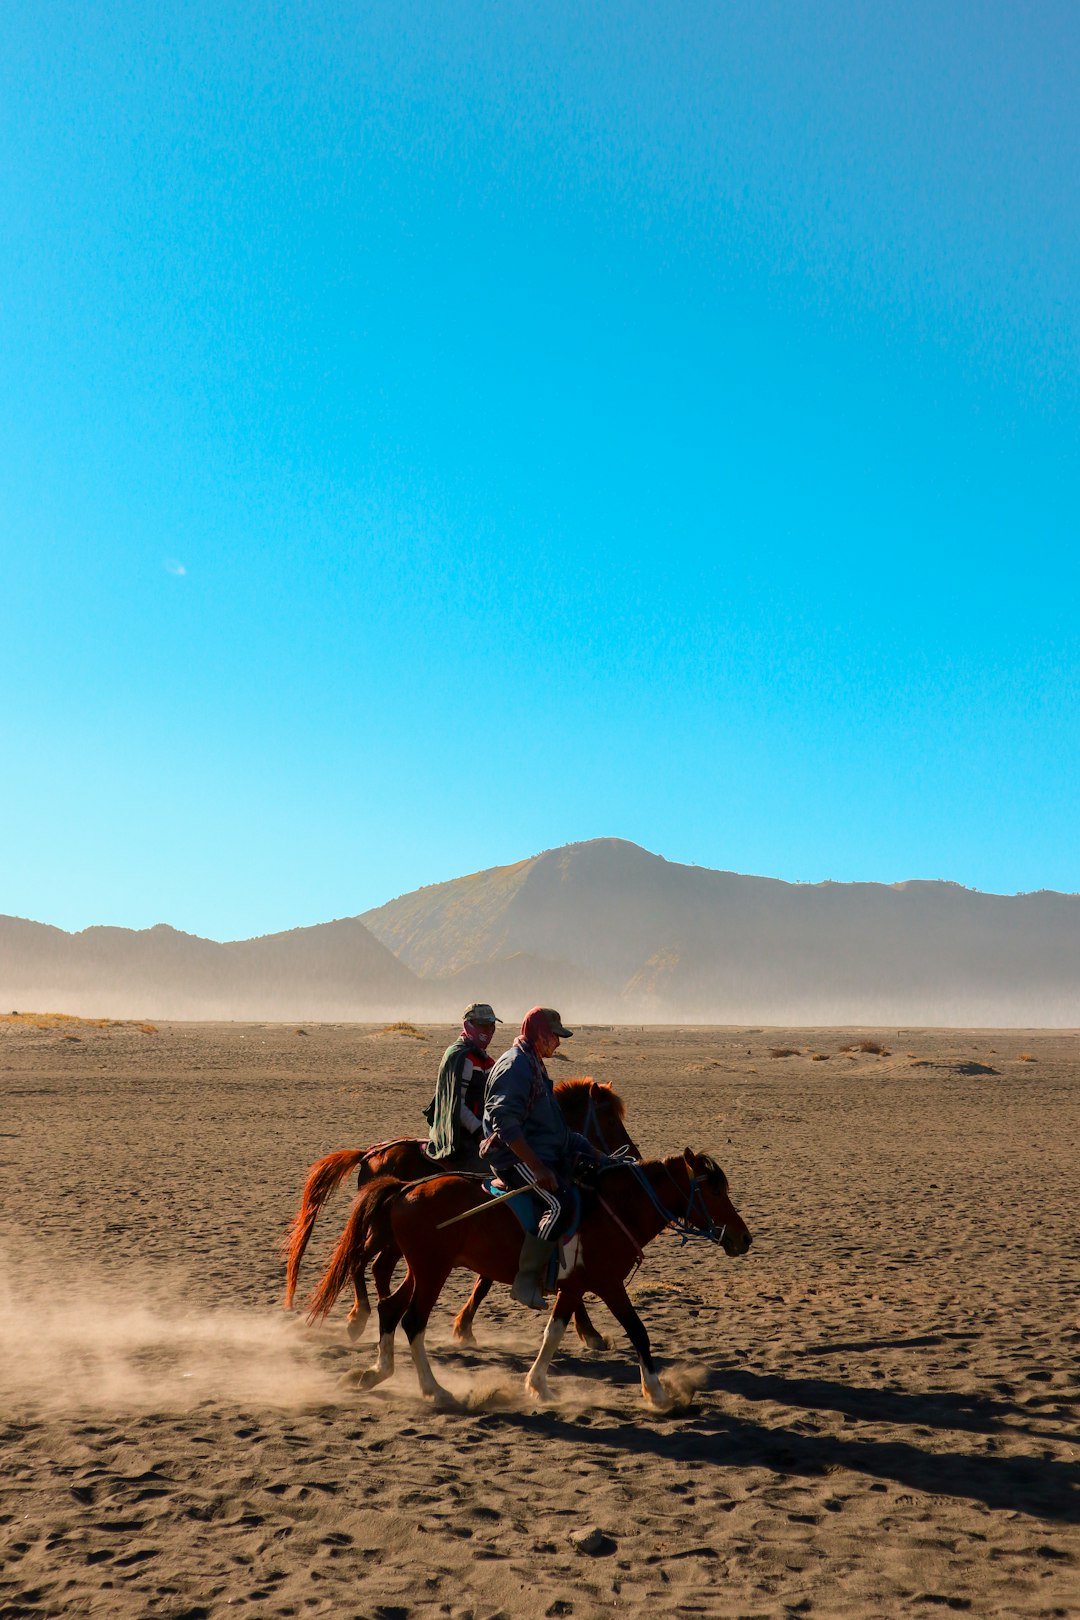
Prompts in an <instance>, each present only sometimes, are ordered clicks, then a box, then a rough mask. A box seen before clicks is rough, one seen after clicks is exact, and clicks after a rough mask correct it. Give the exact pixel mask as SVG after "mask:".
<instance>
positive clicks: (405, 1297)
mask: <svg viewBox="0 0 1080 1620" xmlns="http://www.w3.org/2000/svg"><path fill="white" fill-rule="evenodd" d="M412 1293H413V1274H412V1272H411V1271H407V1272H406V1273H405V1276H404V1278H403V1279H402V1281H401V1283H400V1284H399V1285H398V1287H397V1288H395V1289H394V1292H393V1293H392V1294H389V1295H387V1297H386V1298H385V1299H380V1301H379V1359H378V1361H376V1363H375V1365H374V1367H369V1368H368V1369H367V1371H366V1372H363V1373H360V1374H358V1375H353V1377H354V1382H356V1383H358V1384H359V1385H360V1388H361V1389H374V1388H375V1385H376V1384H383V1383H385V1382H386V1380H387V1379H388V1378H389V1377H390V1375H391V1373H392V1372H393V1370H394V1334H395V1332H396V1331H397V1325H398V1323H399V1322H400V1321H401V1318H402V1317H403V1316H404V1315H405V1312H406V1309H407V1308H408V1304H409V1301H410V1300H411V1299H412Z"/></svg>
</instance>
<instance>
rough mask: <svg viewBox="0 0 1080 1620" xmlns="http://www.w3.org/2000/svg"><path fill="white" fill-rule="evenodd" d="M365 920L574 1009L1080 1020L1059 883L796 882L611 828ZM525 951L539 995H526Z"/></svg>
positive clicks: (442, 962)
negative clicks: (725, 867)
mask: <svg viewBox="0 0 1080 1620" xmlns="http://www.w3.org/2000/svg"><path fill="white" fill-rule="evenodd" d="M361 920H362V921H363V922H364V923H366V924H367V926H368V927H369V928H370V929H371V932H372V933H373V934H374V935H375V936H376V938H377V939H379V940H381V941H382V943H383V944H384V945H386V946H387V947H388V948H389V949H390V950H391V951H393V953H394V955H395V956H396V957H398V958H399V959H400V960H401V961H402V962H404V963H406V964H407V965H408V966H409V967H410V968H412V969H413V970H414V971H415V972H416V973H418V974H420V975H421V976H422V977H423V978H425V979H426V980H429V981H431V980H438V979H441V980H443V981H444V982H445V980H446V979H447V978H449V977H451V976H452V978H453V980H454V981H455V982H460V983H464V982H465V981H466V980H467V981H468V983H469V984H470V986H471V987H473V988H472V993H473V994H476V995H480V994H482V995H484V996H485V997H487V998H488V999H494V998H495V997H497V996H501V997H502V999H503V1000H504V1002H505V1003H506V1005H507V1006H508V1007H510V1008H512V1009H513V1010H515V1011H516V1009H517V1007H518V1005H519V1004H520V1003H521V1002H522V1000H524V1001H525V1002H528V1001H529V1000H530V999H532V1000H547V999H548V998H549V995H550V999H551V1000H552V1001H553V1002H554V1004H556V1005H558V1006H559V1007H560V1010H561V1011H564V1012H565V1013H566V1015H567V1016H571V1015H572V1016H575V1017H579V1018H580V1017H583V1016H587V1017H589V1018H593V1019H596V1018H602V1019H604V1020H617V1019H620V1018H621V1019H628V1020H634V1021H638V1020H640V1021H658V1022H667V1021H682V1022H718V1023H741V1022H755V1023H800V1022H801V1023H848V1024H850V1023H915V1024H959V1025H971V1024H974V1025H978V1024H982V1025H1006V1024H1009V1025H1019V1026H1027V1025H1039V1024H1046V1025H1066V1026H1071V1025H1072V1024H1074V1023H1076V1022H1077V1021H1078V1019H1080V1012H1078V1008H1080V896H1076V895H1062V894H1056V893H1053V892H1048V891H1043V892H1040V893H1038V894H1027V895H1015V896H1006V895H991V894H981V893H978V892H977V891H974V890H970V889H964V888H961V887H960V885H958V884H955V883H944V882H909V883H898V884H880V883H819V884H792V883H783V882H780V881H779V880H778V879H774V878H761V877H744V876H741V875H739V874H738V873H735V872H719V871H712V870H710V869H709V868H704V867H697V866H680V865H678V864H676V863H674V862H671V861H666V860H663V859H662V858H661V857H660V856H658V855H653V854H650V853H649V851H648V850H644V849H641V848H640V847H639V846H638V845H636V844H630V843H626V842H624V841H623V840H621V839H615V838H602V839H594V840H592V841H590V842H588V843H580V844H569V845H566V846H565V847H564V848H562V849H556V850H547V851H545V852H544V853H543V854H541V855H537V856H534V857H533V858H532V859H531V860H527V861H519V862H517V863H515V864H514V865H513V866H504V867H493V868H492V869H490V870H489V871H486V872H477V873H473V874H472V875H471V876H469V877H463V878H456V879H454V880H452V881H451V882H448V883H439V884H434V885H432V886H431V887H429V888H424V889H418V890H416V891H415V892H414V893H412V894H407V895H403V896H402V897H401V898H400V899H397V900H392V901H390V902H389V904H387V905H384V906H379V907H377V908H376V909H375V910H373V911H369V912H366V913H365V914H364V915H363V917H362V919H361ZM528 959H531V960H532V961H533V962H535V963H536V964H537V971H536V976H535V980H534V981H533V982H534V983H535V985H536V990H537V993H536V994H535V995H534V996H532V997H530V996H528V995H526V996H524V998H523V997H522V996H521V994H520V992H519V986H520V985H521V980H522V972H521V968H520V964H521V962H522V961H523V960H528ZM515 964H518V965H517V966H515ZM548 987H550V990H549V989H548Z"/></svg>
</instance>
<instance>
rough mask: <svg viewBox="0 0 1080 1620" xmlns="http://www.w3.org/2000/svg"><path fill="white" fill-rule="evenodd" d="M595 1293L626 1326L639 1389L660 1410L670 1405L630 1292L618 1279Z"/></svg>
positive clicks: (662, 1410)
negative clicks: (635, 1356)
mask: <svg viewBox="0 0 1080 1620" xmlns="http://www.w3.org/2000/svg"><path fill="white" fill-rule="evenodd" d="M597 1293H598V1294H599V1295H600V1298H601V1299H602V1300H603V1302H604V1304H605V1305H606V1306H607V1308H608V1310H609V1311H610V1312H611V1314H612V1316H613V1317H614V1318H615V1320H616V1321H617V1322H618V1323H619V1324H620V1325H621V1326H622V1327H624V1328H625V1329H626V1335H627V1338H628V1339H629V1340H630V1343H631V1344H632V1345H633V1347H634V1349H635V1350H636V1351H637V1354H638V1362H639V1363H640V1366H641V1393H642V1395H643V1396H644V1398H645V1400H646V1401H647V1402H648V1403H649V1405H650V1406H654V1407H656V1409H657V1410H658V1411H660V1412H665V1411H667V1409H668V1407H669V1406H670V1405H671V1398H670V1396H669V1395H668V1393H667V1391H666V1390H665V1388H664V1386H663V1384H662V1383H661V1382H660V1374H659V1373H658V1372H657V1370H656V1363H655V1361H654V1360H653V1355H652V1350H651V1348H650V1346H649V1335H648V1334H647V1333H646V1331H645V1324H644V1322H643V1321H642V1320H641V1317H640V1316H639V1315H638V1313H637V1311H635V1309H634V1307H633V1305H631V1303H630V1295H629V1294H628V1293H627V1292H626V1289H625V1287H624V1286H623V1284H622V1283H621V1282H612V1283H608V1284H607V1286H606V1287H605V1288H603V1289H597Z"/></svg>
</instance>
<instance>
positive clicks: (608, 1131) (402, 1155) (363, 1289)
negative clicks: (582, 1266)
mask: <svg viewBox="0 0 1080 1620" xmlns="http://www.w3.org/2000/svg"><path fill="white" fill-rule="evenodd" d="M555 1096H556V1098H557V1099H558V1103H559V1107H560V1109H561V1111H562V1115H563V1118H564V1119H565V1120H566V1123H567V1124H568V1125H569V1127H570V1129H571V1130H574V1131H580V1133H581V1134H582V1136H585V1137H587V1138H588V1140H589V1141H590V1142H591V1143H592V1144H593V1146H594V1147H597V1148H599V1149H600V1150H601V1152H603V1153H615V1152H617V1151H618V1150H619V1149H620V1148H624V1149H625V1150H626V1151H627V1152H628V1153H630V1154H631V1155H632V1156H633V1157H634V1158H635V1159H638V1158H640V1157H641V1154H640V1152H639V1150H638V1148H637V1146H636V1145H635V1143H634V1142H633V1141H632V1139H631V1137H630V1136H629V1134H628V1132H627V1130H626V1126H625V1124H624V1123H623V1121H624V1118H625V1114H626V1105H625V1103H624V1102H623V1100H622V1098H621V1097H620V1096H619V1094H618V1092H617V1091H613V1090H612V1088H611V1087H610V1086H609V1085H607V1084H605V1083H603V1082H601V1081H598V1080H593V1079H590V1078H585V1079H582V1080H560V1081H559V1083H558V1085H557V1086H556V1087H555ZM354 1170H356V1171H358V1175H357V1181H356V1184H357V1187H358V1188H361V1189H362V1188H363V1187H365V1186H366V1185H367V1184H368V1183H369V1182H371V1181H374V1180H375V1179H376V1178H377V1177H379V1176H387V1175H389V1176H395V1177H396V1178H397V1179H398V1180H400V1181H423V1180H425V1179H428V1178H430V1177H432V1176H439V1175H445V1174H446V1171H445V1170H444V1169H443V1167H442V1166H440V1164H439V1163H438V1161H437V1160H433V1159H429V1158H428V1156H427V1154H426V1153H425V1152H424V1143H423V1142H420V1141H416V1140H415V1139H414V1138H412V1137H406V1138H404V1139H402V1140H398V1141H394V1142H378V1143H376V1144H375V1146H374V1147H369V1148H356V1149H345V1150H343V1151H341V1152H338V1153H328V1154H327V1155H326V1157H325V1158H323V1159H319V1160H318V1161H317V1162H316V1163H315V1164H313V1165H312V1166H311V1169H310V1170H309V1171H308V1174H307V1180H306V1181H305V1182H304V1191H303V1194H302V1196H301V1199H300V1208H299V1209H298V1210H297V1212H296V1214H295V1215H294V1217H293V1221H292V1225H291V1226H290V1227H289V1230H288V1232H287V1233H286V1234H285V1237H284V1238H283V1239H282V1243H281V1254H282V1257H283V1258H284V1260H285V1306H286V1309H290V1308H291V1306H292V1303H293V1300H294V1298H295V1297H296V1285H297V1280H298V1277H299V1273H300V1262H301V1260H302V1259H303V1257H304V1251H305V1249H306V1248H307V1246H308V1242H309V1241H310V1238H311V1233H312V1229H313V1228H314V1225H315V1222H316V1220H317V1218H318V1215H319V1211H320V1210H321V1209H322V1207H323V1205H324V1204H325V1203H326V1200H327V1199H328V1198H329V1197H330V1195H331V1193H333V1192H334V1191H335V1189H336V1188H337V1187H339V1186H340V1185H341V1183H342V1182H343V1181H344V1180H345V1178H346V1176H348V1175H351V1174H352V1172H353V1171H354ZM398 1259H399V1254H398V1251H397V1248H396V1246H394V1245H391V1246H390V1247H389V1248H388V1249H387V1250H386V1251H385V1252H380V1253H374V1254H373V1255H372V1256H371V1257H370V1263H371V1274H372V1278H373V1279H374V1282H375V1290H376V1293H377V1295H378V1297H379V1298H380V1299H382V1298H384V1297H385V1296H386V1295H387V1294H388V1293H389V1292H390V1284H391V1279H392V1277H393V1274H394V1268H395V1266H396V1265H397V1262H398ZM368 1263H369V1262H368V1259H364V1260H363V1261H361V1262H360V1263H359V1264H358V1265H357V1268H356V1270H355V1271H354V1273H353V1277H352V1282H353V1292H354V1295H355V1299H354V1303H353V1307H352V1309H351V1311H350V1312H349V1320H348V1331H349V1337H350V1338H352V1339H358V1338H360V1336H361V1334H362V1333H363V1331H364V1329H365V1327H366V1326H367V1323H368V1318H369V1317H370V1315H371V1306H370V1303H369V1300H368V1291H367V1281H366V1278H365V1275H364V1273H365V1270H366V1267H367V1264H368ZM490 1291H491V1281H490V1279H489V1278H486V1277H477V1279H476V1282H475V1283H474V1284H473V1290H472V1293H471V1294H470V1295H469V1298H468V1301H467V1302H466V1304H465V1305H464V1306H463V1307H462V1309H461V1310H460V1311H459V1312H458V1315H457V1318H456V1320H455V1322H454V1337H455V1338H457V1339H459V1340H460V1341H461V1342H462V1343H469V1342H471V1340H472V1337H473V1331H472V1324H473V1318H474V1317H475V1315H476V1312H477V1310H478V1309H479V1307H480V1305H481V1304H482V1302H483V1301H484V1300H485V1299H486V1298H487V1295H488V1294H489V1293H490ZM574 1325H575V1326H576V1328H577V1331H578V1334H579V1336H580V1337H581V1339H582V1340H583V1342H584V1343H585V1344H586V1345H588V1346H589V1348H590V1349H593V1350H602V1349H603V1348H604V1344H605V1341H604V1338H603V1336H602V1335H601V1334H600V1333H598V1332H597V1330H596V1328H595V1327H594V1326H593V1324H592V1322H591V1320H590V1318H589V1313H588V1311H587V1310H586V1309H585V1306H584V1303H582V1305H581V1306H580V1308H579V1309H578V1310H577V1311H575V1313H574Z"/></svg>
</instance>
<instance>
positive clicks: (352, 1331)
mask: <svg viewBox="0 0 1080 1620" xmlns="http://www.w3.org/2000/svg"><path fill="white" fill-rule="evenodd" d="M370 1320H371V1316H370V1313H369V1314H368V1315H367V1316H350V1317H349V1319H348V1321H347V1322H346V1323H345V1331H346V1332H347V1333H348V1335H349V1338H350V1339H352V1341H353V1343H354V1344H355V1342H356V1340H357V1339H362V1338H363V1336H364V1329H365V1328H366V1327H367V1325H368V1322H369V1321H370Z"/></svg>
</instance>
